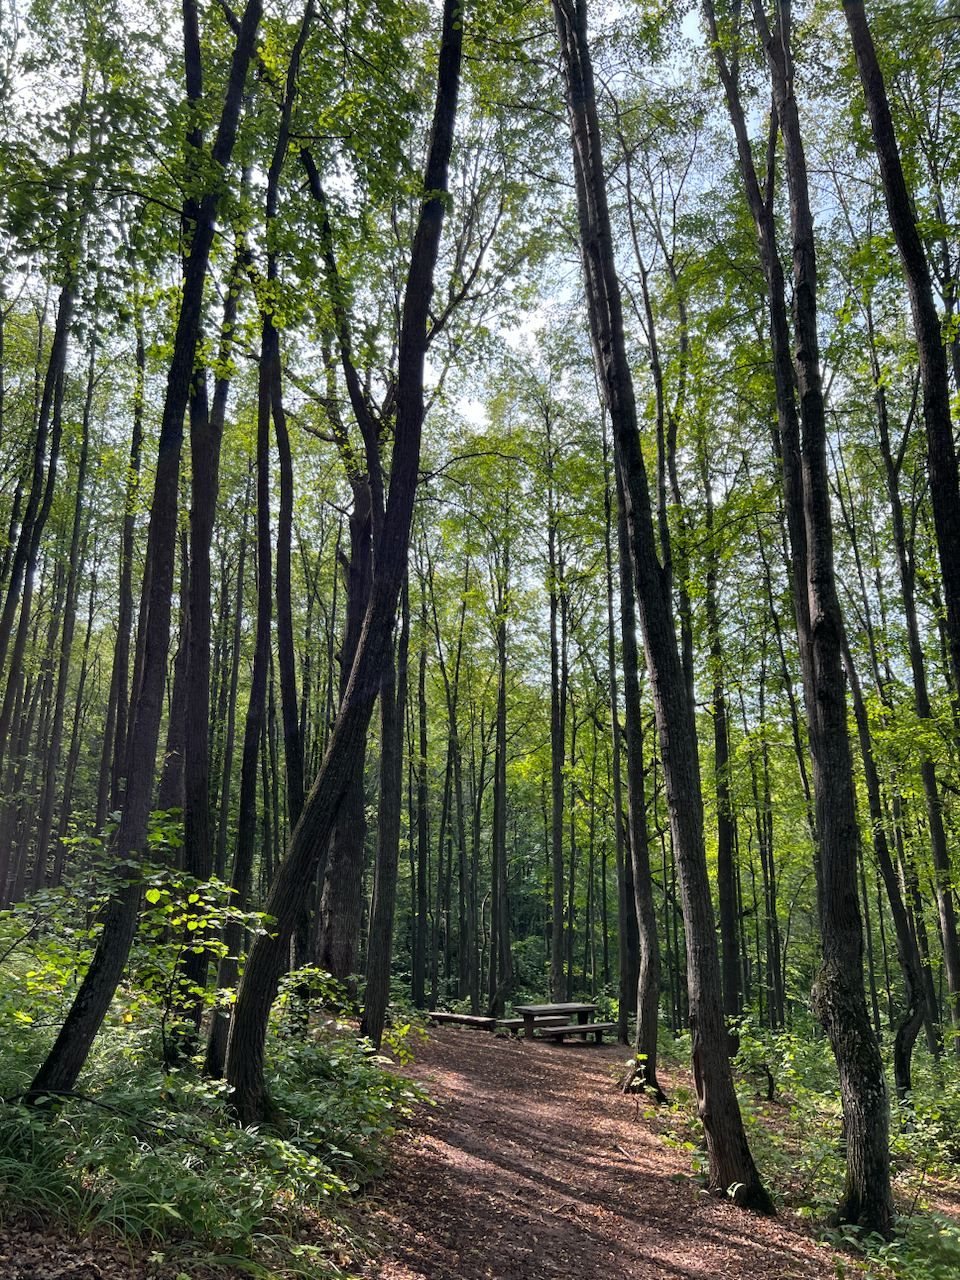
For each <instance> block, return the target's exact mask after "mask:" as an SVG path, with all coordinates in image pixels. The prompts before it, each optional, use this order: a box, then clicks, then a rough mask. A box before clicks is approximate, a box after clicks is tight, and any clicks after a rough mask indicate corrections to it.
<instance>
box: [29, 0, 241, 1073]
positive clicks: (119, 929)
mask: <svg viewBox="0 0 960 1280" xmlns="http://www.w3.org/2000/svg"><path fill="white" fill-rule="evenodd" d="M260 14H261V2H260V0H248V3H247V6H246V8H245V9H244V13H243V19H242V21H241V26H240V32H239V34H238V36H237V41H236V45H235V48H234V51H233V57H232V61H231V66H230V76H229V81H228V84H227V90H226V95H225V98H224V105H223V111H222V113H221V116H220V124H219V128H218V130H217V137H216V141H215V143H214V146H213V150H212V155H211V159H212V162H213V165H214V167H215V168H217V169H224V170H225V169H226V167H227V165H228V164H229V161H230V157H231V155H232V154H233V144H234V141H235V139H236V135H237V126H238V123H239V120H240V111H241V107H242V104H243V93H244V86H245V84H246V80H247V69H248V67H249V64H250V59H251V57H252V56H253V51H254V46H255V43H256V33H257V28H258V27H259V25H260ZM220 197H221V184H219V183H216V184H214V186H213V189H212V190H211V191H209V192H208V193H207V194H206V195H204V196H203V197H202V199H201V200H200V201H199V203H197V204H196V205H195V206H194V207H195V215H194V218H193V223H194V225H193V236H192V239H191V241H190V252H189V255H188V258H187V262H186V266H185V272H184V283H183V294H182V299H181V303H180V314H179V316H178V319H177V328H176V334H175V337H174V342H173V354H172V357H171V361H170V370H169V373H168V377H167V393H166V397H165V400H164V406H163V415H162V417H161V422H160V439H159V444H158V454H157V469H156V479H155V482H154V493H153V505H152V507H151V511H150V529H149V533H148V538H147V561H148V565H149V569H148V572H149V574H150V596H149V599H148V601H147V609H148V616H147V619H146V623H145V631H144V645H145V649H144V662H143V675H142V678H141V681H140V687H139V689H138V692H137V702H136V706H135V709H134V714H133V723H132V728H131V732H130V737H129V744H128V749H127V795H126V799H125V803H124V807H123V814H122V816H121V819H120V826H119V828H118V831H117V835H116V839H115V842H114V854H115V861H116V865H117V867H118V868H124V869H126V874H123V877H122V878H123V883H122V884H121V885H120V886H119V887H118V888H117V889H116V891H115V892H114V893H113V895H112V896H111V898H110V901H109V903H108V905H107V907H106V909H105V911H104V915H103V929H102V933H101V936H100V941H99V943H98V945H97V949H96V952H95V953H94V957H93V960H92V961H91V963H90V967H89V969H88V970H87V972H86V974H85V976H84V979H83V981H82V983H81V984H80V989H79V991H78V992H77V995H76V997H75V999H74V1001H73V1004H72V1006H71V1008H70V1011H69V1013H68V1014H67V1017H66V1020H65V1021H64V1024H63V1026H62V1028H61V1030H60V1034H59V1035H58V1036H57V1039H56V1041H55V1043H54V1045H53V1048H52V1049H51V1050H50V1053H49V1054H48V1056H47V1058H46V1061H45V1062H44V1063H43V1065H42V1066H41V1068H40V1070H39V1071H38V1073H37V1075H36V1077H35V1078H34V1081H33V1083H32V1085H31V1086H30V1095H31V1096H32V1097H34V1098H39V1097H42V1096H43V1095H44V1094H48V1093H51V1092H53V1093H57V1092H62V1091H63V1090H69V1089H72V1088H73V1087H74V1085H75V1084H76V1081H77V1077H78V1076H79V1074H80V1071H81V1070H82V1069H83V1065H84V1063H85V1062H86V1060H87V1055H88V1054H89V1052H90V1047H91V1045H92V1044H93V1040H94V1037H95V1036H96V1034H97V1031H98V1030H99V1029H100V1024H101V1023H102V1022H103V1019H104V1017H105V1016H106V1013H107V1010H108V1009H109V1007H110V1002H111V1000H112V999H113V994H114V992H115V991H116V988H117V983H118V982H119V981H120V976H121V974H122V973H123V969H124V965H125V964H126V961H127V956H128V954H129V951H130V945H131V943H132V942H133V937H134V933H135V931H136V924H137V914H138V910H139V906H140V883H139V880H138V878H137V876H135V875H131V874H129V872H130V869H131V868H130V864H131V863H132V862H134V861H135V860H136V858H137V855H138V854H139V852H140V850H141V849H142V848H143V845H144V842H145V840H146V834H147V823H148V820H149V816H150V802H151V799H152V796H153V782H154V777H155V772H156V755H157V740H158V737H159V733H160V717H161V714H162V710H163V686H164V680H165V676H166V666H167V650H168V648H169V644H170V605H171V596H172V590H173V570H174V561H175V558H176V543H177V490H178V480H179V475H180V447H181V443H182V441H183V419H184V413H185V412H186V408H187V402H188V400H189V396H190V384H191V381H192V378H193V369H194V362H195V358H196V352H197V341H198V337H199V332H200V317H201V312H202V308H203V291H204V283H205V281H206V276H207V264H208V261H209V257H210V249H211V246H212V244H213V237H214V231H215V223H216V215H217V209H218V206H219V203H220Z"/></svg>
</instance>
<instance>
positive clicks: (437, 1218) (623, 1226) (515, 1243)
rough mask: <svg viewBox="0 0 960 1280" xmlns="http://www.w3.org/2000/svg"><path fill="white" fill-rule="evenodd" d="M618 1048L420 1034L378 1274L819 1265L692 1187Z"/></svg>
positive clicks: (592, 1273) (794, 1232)
mask: <svg viewBox="0 0 960 1280" xmlns="http://www.w3.org/2000/svg"><path fill="white" fill-rule="evenodd" d="M625 1053H626V1051H625V1050H623V1049H622V1048H618V1047H615V1046H603V1047H601V1048H597V1047H595V1046H590V1047H584V1046H581V1045H568V1046H562V1047H561V1046H555V1045H548V1044H543V1043H539V1042H530V1041H523V1040H514V1041H508V1040H504V1039H501V1038H499V1037H494V1036H490V1035H487V1034H485V1033H483V1032H477V1031H473V1030H466V1029H459V1028H457V1029H454V1028H446V1027H445V1028H442V1029H441V1030H439V1031H437V1032H435V1033H433V1034H432V1035H431V1039H430V1042H429V1044H428V1045H427V1046H425V1047H424V1049H423V1051H422V1053H421V1055H420V1057H419V1061H418V1062H417V1063H416V1065H415V1066H414V1067H413V1068H411V1069H410V1070H411V1073H412V1074H413V1075H415V1076H416V1078H417V1079H418V1080H419V1081H420V1083H422V1084H424V1085H425V1086H426V1088H427V1090H428V1092H429V1093H430V1094H431V1095H432V1096H433V1097H434V1098H435V1099H436V1100H437V1103H438V1105H437V1106H436V1107H435V1108H431V1109H425V1111H424V1113H423V1114H422V1116H421V1118H420V1120H419V1122H418V1126H417V1130H416V1132H415V1134H414V1135H413V1136H412V1137H411V1138H409V1139H407V1140H405V1141H404V1142H403V1144H402V1145H401V1148H400V1150H399V1152H398V1158H397V1163H396V1166H395V1169H394V1172H393V1173H392V1174H391V1176H390V1177H389V1178H388V1179H385V1180H384V1182H383V1183H382V1184H380V1186H379V1187H378V1188H377V1193H378V1194H377V1201H376V1206H375V1208H374V1210H373V1219H374V1221H373V1226H374V1229H375V1231H376V1233H377V1235H378V1237H379V1239H380V1240H381V1243H382V1248H383V1252H384V1255H385V1256H384V1257H383V1258H382V1259H381V1260H380V1261H379V1262H378V1263H377V1264H376V1265H375V1266H373V1267H372V1268H371V1269H370V1271H369V1273H368V1274H369V1275H370V1276H375V1277H380V1280H481V1278H483V1280H487V1278H489V1277H495V1278H496V1280H539V1278H540V1277H555V1276H573V1275H576V1276H578V1277H582V1278H583V1280H593V1278H594V1277H596V1278H597V1280H599V1278H600V1277H604V1280H608V1278H609V1280H627V1277H630V1278H631V1280H637V1278H640V1277H642V1278H643V1280H647V1278H648V1277H649V1280H660V1278H662V1280H706V1277H715V1276H722V1277H724V1280H739V1277H744V1278H746V1277H750V1280H773V1278H774V1277H776V1280H799V1278H800V1277H811V1278H813V1277H823V1278H826V1277H828V1276H831V1275H834V1274H835V1272H834V1270H833V1267H832V1266H831V1263H830V1258H829V1255H828V1254H827V1253H826V1252H825V1251H824V1250H822V1249H820V1248H818V1247H817V1246H816V1245H815V1244H814V1243H813V1242H812V1241H811V1240H810V1239H809V1238H808V1237H806V1236H805V1235H803V1234H802V1233H801V1232H800V1231H799V1230H798V1229H796V1228H795V1227H794V1226H792V1224H790V1223H788V1222H786V1221H781V1222H773V1223H771V1222H766V1221H763V1220H760V1219H757V1218H755V1217H754V1216H752V1215H748V1214H746V1213H743V1212H742V1211H740V1210H737V1209H735V1208H734V1207H733V1206H732V1205H730V1204H727V1203H722V1202H718V1201H717V1200H715V1199H713V1198H711V1197H709V1196H706V1195H704V1194H703V1193H702V1192H701V1191H700V1189H699V1188H698V1187H697V1186H696V1185H695V1184H694V1183H693V1182H692V1181H691V1180H690V1179H689V1178H688V1177H686V1176H685V1175H687V1174H688V1173H689V1159H688V1157H687V1156H685V1155H684V1153H682V1152H678V1151H674V1150H671V1149H670V1148H668V1147H667V1146H666V1145H665V1144H664V1143H663V1142H662V1140H661V1139H659V1138H658V1137H657V1136H656V1135H655V1134H654V1133H652V1132H651V1131H650V1129H649V1128H648V1127H646V1126H645V1125H644V1123H643V1121H642V1119H640V1118H639V1116H640V1108H638V1107H637V1105H636V1103H635V1101H634V1100H633V1099H632V1098H625V1097H624V1096H623V1095H622V1094H620V1093H619V1092H618V1091H617V1089H616V1087H615V1078H616V1075H617V1072H618V1068H619V1067H620V1066H621V1064H622V1062H623V1059H624V1056H625Z"/></svg>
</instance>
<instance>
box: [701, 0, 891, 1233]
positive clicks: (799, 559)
mask: <svg viewBox="0 0 960 1280" xmlns="http://www.w3.org/2000/svg"><path fill="white" fill-rule="evenodd" d="M704 11H705V13H706V14H707V19H708V24H709V26H710V33H711V38H712V40H713V42H714V50H715V57H716V61H717V66H718V70H719V72H720V77H721V80H722V82H723V86H724V90H725V93H726V97H727V105H728V109H729V113H730V118H731V122H732V123H733V126H734V132H735V135H736V140H737V148H738V153H739V160H740V169H741V176H742V178H743V181H744V185H745V187H746V191H747V200H748V204H749V207H750V212H751V215H752V217H753V221H754V224H755V228H756V232H757V239H758V247H759V253H760V258H761V264H762V266H763V270H764V275H765V277H766V281H767V293H768V302H769V309H770V318H771V338H772V346H773V356H774V376H775V384H776V394H777V408H778V425H779V433H780V441H781V446H782V478H783V494H784V502H785V507H786V512H787V518H788V519H787V523H788V528H789V532H790V539H791V553H792V557H791V558H792V564H793V572H794V608H795V611H796V620H797V639H798V643H799V649H800V659H801V668H802V673H803V688H804V702H805V706H806V712H807V724H808V735H809V741H810V749H811V755H812V757H813V784H814V785H813V790H814V800H815V810H816V832H817V842H818V843H817V854H818V858H817V867H816V869H817V890H818V911H819V918H820V933H821V938H822V943H823V962H822V966H821V969H820V972H819V974H818V976H817V979H816V982H815V984H814V992H813V1005H814V1009H815V1010H816V1012H817V1015H818V1017H819V1018H820V1020H821V1022H822V1023H823V1025H824V1028H825V1030H826V1032H827V1035H828V1036H829V1039H830V1043H831V1047H832V1048H833V1052H834V1056H835V1058H836V1060H837V1068H838V1071H839V1075H840V1093H841V1099H842V1102H843V1112H844V1122H845V1132H846V1142H847V1147H846V1153H847V1176H846V1183H845V1186H844V1190H843V1194H842V1196H841V1201H840V1204H839V1206H838V1211H837V1212H838V1217H839V1219H840V1220H841V1221H851V1222H857V1223H861V1224H863V1225H864V1226H866V1227H868V1228H869V1229H870V1230H875V1231H878V1232H881V1233H886V1232H888V1231H889V1230H890V1226H891V1223H892V1218H893V1200H892V1195H891V1190H890V1168H889V1148H888V1125H889V1107H888V1102H887V1094H886V1086H885V1083H884V1076H883V1063H882V1061H881V1058H880V1051H879V1046H878V1045H877V1041H876V1037H875V1035H874V1032H873V1028H872V1027H871V1025H870V1018H869V1014H868V1011H867V1004H866V997H865V992H864V986H863V929H862V922H861V918H860V907H859V899H858V890H857V851H858V848H859V828H858V825H857V814H856V799H855V787H854V778H853V760H852V754H851V750H850V742H849V737H848V733H847V708H846V694H845V689H844V680H843V664H842V656H843V620H842V617H841V614H840V605H839V601H838V599H837V592H836V579H835V574H834V567H833V527H832V519H831V513H830V485H829V479H828V475H827V466H826V425H825V417H824V404H823V390H822V386H821V378H820V358H819V341H818V334H817V263H816V250H815V244H814V233H813V218H812V214H811V210H810V201H809V190H808V183H807V168H806V157H805V153H804V147H803V139H802V135H801V131H800V121H799V115H798V110H797V101H796V97H795V95H794V91H793V65H792V57H791V51H790V14H789V8H787V7H781V8H780V9H779V10H778V17H777V24H776V27H775V29H770V28H769V27H768V25H767V21H766V17H765V14H764V11H763V8H762V5H761V4H760V3H759V0H755V2H754V20H755V23H756V26H757V30H758V33H759V35H760V38H761V41H762V43H763V46H764V50H765V52H766V58H767V65H768V69H769V72H770V80H771V85H772V91H773V100H774V105H775V114H776V118H777V120H778V122H779V127H780V132H781V135H782V138H783V147H784V164H785V168H786V174H787V185H788V189H789V195H790V229H791V241H792V249H793V339H794V342H793V346H794V351H793V358H792V359H791V344H790V327H789V324H788V321H787V314H786V305H785V302H784V289H783V273H782V268H781V267H780V262H779V255H778V251H777V245H776V235H775V226H774V220H773V209H772V180H773V169H772V166H771V170H770V175H769V177H768V187H767V193H768V194H767V198H766V199H765V198H764V196H763V194H762V193H761V191H760V185H759V182H758V181H757V177H756V172H755V169H754V164H753V157H752V153H751V150H750V144H749V139H748V138H747V133H746V124H745V121H744V118H743V109H742V106H741V104H740V100H739V92H738V86H737V84H736V78H735V75H734V74H732V73H731V71H730V68H729V66H728V65H727V63H726V60H725V57H724V55H723V52H722V48H721V45H720V42H719V40H718V34H717V29H716V19H715V15H714V12H713V5H712V3H710V0H705V3H704ZM771 160H772V156H771ZM798 407H799V414H798ZM801 424H802V428H803V431H802V437H801V431H800V427H801Z"/></svg>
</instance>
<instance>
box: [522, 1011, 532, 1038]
mask: <svg viewBox="0 0 960 1280" xmlns="http://www.w3.org/2000/svg"><path fill="white" fill-rule="evenodd" d="M523 1035H524V1038H525V1039H527V1040H532V1039H533V1014H532V1013H525V1014H524V1015H523Z"/></svg>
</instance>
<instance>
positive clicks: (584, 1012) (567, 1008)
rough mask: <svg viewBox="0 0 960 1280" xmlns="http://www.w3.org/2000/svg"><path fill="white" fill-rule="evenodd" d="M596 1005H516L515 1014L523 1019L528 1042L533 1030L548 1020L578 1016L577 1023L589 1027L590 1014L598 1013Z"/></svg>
mask: <svg viewBox="0 0 960 1280" xmlns="http://www.w3.org/2000/svg"><path fill="white" fill-rule="evenodd" d="M596 1008H597V1006H596V1005H595V1004H581V1003H578V1002H576V1001H567V1002H566V1003H560V1004H518V1005H514V1012H515V1013H519V1014H520V1016H521V1017H522V1018H523V1034H524V1036H526V1038H527V1039H528V1040H532V1039H533V1029H534V1027H536V1025H537V1023H538V1022H539V1023H541V1024H542V1023H543V1022H544V1021H545V1020H546V1019H548V1018H572V1017H573V1015H574V1014H576V1018H577V1022H578V1023H580V1024H581V1025H584V1026H585V1025H587V1023H588V1022H589V1020H590V1014H591V1013H594V1012H595V1011H596Z"/></svg>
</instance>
